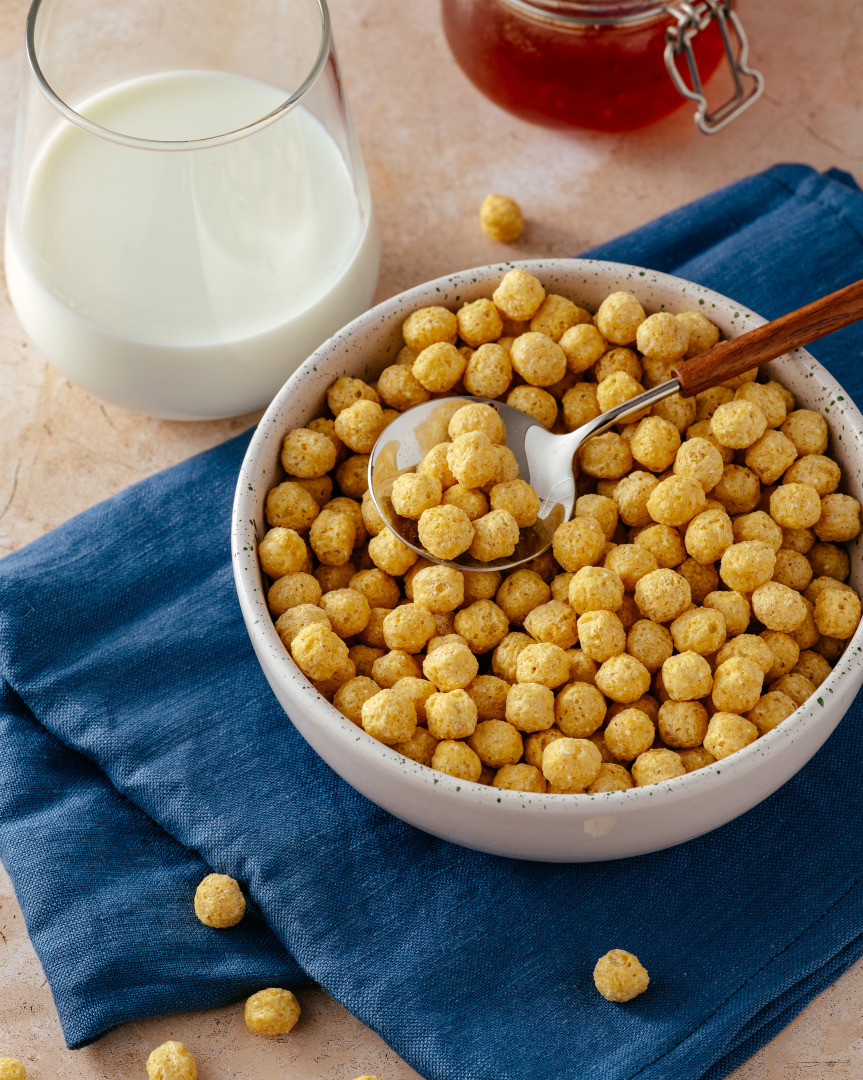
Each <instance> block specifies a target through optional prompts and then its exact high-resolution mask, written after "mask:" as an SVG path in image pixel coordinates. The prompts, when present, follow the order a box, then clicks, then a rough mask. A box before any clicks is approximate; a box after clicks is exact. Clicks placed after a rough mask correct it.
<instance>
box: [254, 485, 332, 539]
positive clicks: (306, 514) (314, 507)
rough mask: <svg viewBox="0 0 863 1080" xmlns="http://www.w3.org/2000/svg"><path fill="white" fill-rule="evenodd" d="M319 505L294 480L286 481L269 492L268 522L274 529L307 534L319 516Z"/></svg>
mask: <svg viewBox="0 0 863 1080" xmlns="http://www.w3.org/2000/svg"><path fill="white" fill-rule="evenodd" d="M318 509H319V508H318V504H317V503H316V502H315V500H314V499H313V498H312V496H311V495H310V494H309V493H308V491H306V490H305V488H303V487H301V485H300V484H298V483H296V482H295V481H292V480H286V481H285V482H284V483H281V484H278V485H277V486H276V487H274V488H271V489H270V490H269V491H268V492H267V502H266V515H267V521H268V522H269V524H270V525H272V526H273V527H278V528H283V529H293V530H295V531H296V532H307V531H308V530H309V528H310V527H311V524H312V522H313V521H314V520H315V518H316V517H317V516H318Z"/></svg>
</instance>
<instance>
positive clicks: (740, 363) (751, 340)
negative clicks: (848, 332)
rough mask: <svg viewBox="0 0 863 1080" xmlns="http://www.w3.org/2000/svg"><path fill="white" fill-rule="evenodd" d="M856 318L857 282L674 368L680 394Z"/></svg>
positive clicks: (861, 310)
mask: <svg viewBox="0 0 863 1080" xmlns="http://www.w3.org/2000/svg"><path fill="white" fill-rule="evenodd" d="M860 318H863V281H855V282H854V284H853V285H846V286H845V288H844V289H839V290H838V291H837V292H835V293H831V294H830V295H829V296H823V297H822V298H821V299H820V300H814V301H813V302H812V303H811V304H807V305H806V307H802V308H798V309H797V310H796V311H792V312H790V313H789V314H788V315H783V316H782V317H781V318H779V319H774V320H773V321H772V322H769V323H765V324H764V326H759V327H756V329H755V330H750V331H749V332H748V333H746V334H743V335H741V336H740V337H739V338H734V339H733V340H732V341H723V342H722V344H721V345H717V346H716V347H715V348H713V349H710V350H709V352H706V353H702V354H701V355H700V356H694V357H693V358H692V359H691V360H687V361H686V363H683V364H680V366H679V367H676V368H675V369H674V374H675V375H676V376H677V378H678V379H679V381H680V392H681V394H682V395H683V396H684V397H692V395H693V394H698V393H700V392H701V391H702V390H707V389H709V388H710V387H711V386H717V385H718V384H719V383H723V382H725V381H726V380H727V379H731V378H733V377H734V376H735V375H741V374H743V372H744V371H748V370H749V369H750V368H754V367H757V366H758V365H759V364H766V363H767V361H768V360H775V359H776V357H777V356H782V354H783V353H786V352H789V351H790V350H791V349H797V348H799V347H800V346H801V345H807V344H808V343H809V342H810V341H815V340H817V339H818V338H822V337H825V336H826V335H827V334H832V333H833V331H834V330H841V329H842V327H843V326H848V325H849V323H853V322H856V321H857V320H858V319H860Z"/></svg>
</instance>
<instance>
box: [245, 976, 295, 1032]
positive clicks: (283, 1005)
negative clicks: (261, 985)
mask: <svg viewBox="0 0 863 1080" xmlns="http://www.w3.org/2000/svg"><path fill="white" fill-rule="evenodd" d="M245 1016H246V1027H247V1028H248V1029H249V1031H254V1032H255V1034H256V1035H285V1034H286V1033H287V1032H289V1031H290V1030H291V1028H292V1027H293V1026H294V1025H295V1024H296V1022H297V1021H298V1020H299V1018H300V1003H299V1002H298V1001H297V999H296V997H295V996H294V995H293V994H292V993H291V991H290V990H282V989H280V988H279V987H275V986H270V987H267V989H266V990H259V991H258V992H257V994H252V996H251V997H250V998H248V999H247V1001H246V1007H245Z"/></svg>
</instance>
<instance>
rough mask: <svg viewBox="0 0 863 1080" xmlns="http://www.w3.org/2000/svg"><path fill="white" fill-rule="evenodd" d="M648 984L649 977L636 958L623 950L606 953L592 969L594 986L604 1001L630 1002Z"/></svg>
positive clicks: (642, 991)
mask: <svg viewBox="0 0 863 1080" xmlns="http://www.w3.org/2000/svg"><path fill="white" fill-rule="evenodd" d="M649 982H650V976H649V975H648V974H647V970H646V968H644V966H643V965H642V964H641V963H640V962H639V959H638V957H637V956H633V954H632V953H631V952H626V951H625V950H623V949H612V950H611V952H607V953H606V954H605V956H601V957H600V958H599V960H597V962H596V967H595V968H594V969H593V983H594V986H596V989H597V990H598V991H599V992H600V994H602V996H603V997H604V998H605V999H606V1001H621V1002H622V1001H632V999H633V998H634V997H638V995H639V994H643V993H644V991H645V990H646V989H647V984H648V983H649Z"/></svg>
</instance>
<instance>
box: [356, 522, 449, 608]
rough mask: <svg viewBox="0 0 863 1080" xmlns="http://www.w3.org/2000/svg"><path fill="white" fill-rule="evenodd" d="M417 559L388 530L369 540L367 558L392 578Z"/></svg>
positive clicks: (415, 554)
mask: <svg viewBox="0 0 863 1080" xmlns="http://www.w3.org/2000/svg"><path fill="white" fill-rule="evenodd" d="M440 509H441V508H440V507H439V506H435V507H433V508H432V509H431V510H426V511H425V512H424V513H426V514H430V513H437V512H438V511H439V510H440ZM424 546H426V545H424ZM432 554H434V553H432ZM418 557H419V556H418V555H417V553H416V552H415V551H413V550H412V549H411V548H409V547H408V546H407V544H405V543H403V542H402V541H401V540H399V538H398V537H397V536H396V535H395V534H394V533H392V532H390V530H389V529H384V530H383V532H379V533H378V535H377V536H373V537H372V538H371V540H369V558H370V559H371V560H372V562H373V563H374V564H375V566H376V567H377V568H378V570H383V571H384V573H386V574H389V575H390V576H391V577H393V578H395V577H399V576H400V575H401V574H405V573H407V571H408V570H409V569H410V568H411V567H412V566H413V564H414V563H415V562H416V561H417V558H418ZM369 602H370V603H371V601H369Z"/></svg>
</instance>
